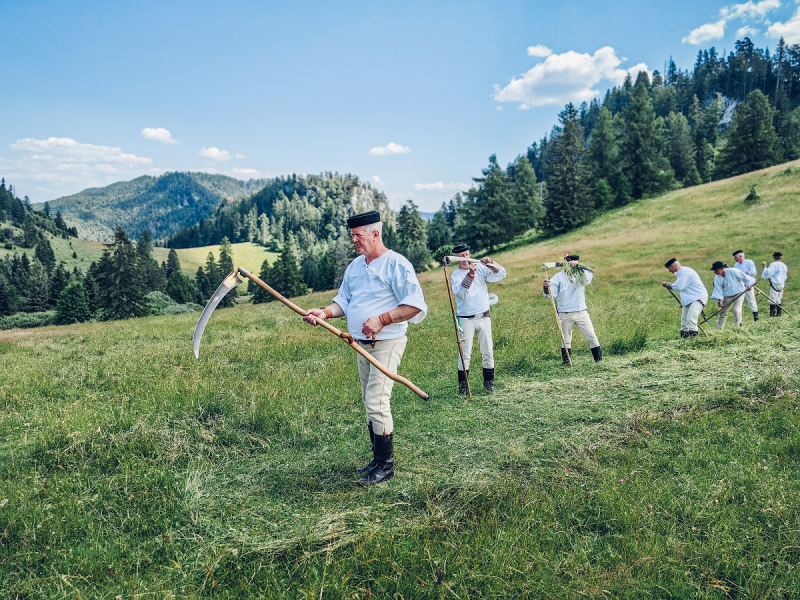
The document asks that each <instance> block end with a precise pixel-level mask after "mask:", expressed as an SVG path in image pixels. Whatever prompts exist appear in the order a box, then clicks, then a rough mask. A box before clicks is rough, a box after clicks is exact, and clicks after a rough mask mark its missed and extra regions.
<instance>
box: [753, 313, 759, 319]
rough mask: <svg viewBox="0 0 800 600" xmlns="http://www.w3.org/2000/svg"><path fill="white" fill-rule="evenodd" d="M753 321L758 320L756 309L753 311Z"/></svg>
mask: <svg viewBox="0 0 800 600" xmlns="http://www.w3.org/2000/svg"><path fill="white" fill-rule="evenodd" d="M753 321H758V311H756V312H754V313H753Z"/></svg>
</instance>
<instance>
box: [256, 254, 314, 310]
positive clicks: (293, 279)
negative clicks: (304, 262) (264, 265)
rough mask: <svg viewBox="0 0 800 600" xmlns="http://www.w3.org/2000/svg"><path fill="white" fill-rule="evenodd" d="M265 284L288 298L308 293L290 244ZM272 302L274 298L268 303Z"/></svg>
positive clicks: (271, 268)
mask: <svg viewBox="0 0 800 600" xmlns="http://www.w3.org/2000/svg"><path fill="white" fill-rule="evenodd" d="M265 283H267V284H269V285H270V286H271V287H272V288H273V289H274V290H275V291H277V292H279V293H280V294H282V295H284V296H286V297H287V298H293V297H295V296H303V295H305V294H307V293H308V287H306V284H305V283H303V277H302V275H301V274H300V269H298V268H297V259H296V257H295V253H294V250H293V249H292V247H291V246H290V245H289V244H286V245H285V246H284V247H283V249H282V250H281V254H280V256H279V257H278V259H277V260H276V261H275V264H273V265H272V267H270V269H269V281H265ZM259 287H260V286H259ZM272 300H274V298H273V297H272V296H270V299H269V300H268V301H272Z"/></svg>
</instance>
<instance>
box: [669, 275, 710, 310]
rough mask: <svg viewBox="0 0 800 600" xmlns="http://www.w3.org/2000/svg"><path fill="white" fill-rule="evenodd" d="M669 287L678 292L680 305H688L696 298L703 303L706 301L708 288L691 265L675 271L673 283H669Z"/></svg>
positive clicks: (695, 300)
mask: <svg viewBox="0 0 800 600" xmlns="http://www.w3.org/2000/svg"><path fill="white" fill-rule="evenodd" d="M670 289H673V290H675V291H677V292H680V294H681V306H689V305H690V304H691V303H692V302H697V301H698V300H700V302H702V303H703V304H705V303H706V302H708V290H706V286H705V285H703V280H702V279H700V275H698V274H697V271H695V270H694V269H693V268H692V267H681V268H680V269H678V270H677V271H675V283H673V284H672V285H670Z"/></svg>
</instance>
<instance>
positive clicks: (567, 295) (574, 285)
mask: <svg viewBox="0 0 800 600" xmlns="http://www.w3.org/2000/svg"><path fill="white" fill-rule="evenodd" d="M584 273H585V274H586V285H589V284H590V283H592V279H593V278H594V273H591V272H589V271H584ZM550 294H552V295H553V298H555V299H556V302H557V303H558V312H560V313H568V312H579V311H581V310H586V286H585V285H580V284H579V283H578V282H577V281H573V280H571V279H569V278H568V277H567V274H566V273H564V271H559V272H558V273H556V274H555V275H553V278H552V279H551V280H550ZM544 295H545V296H546V297H547V296H548V294H544Z"/></svg>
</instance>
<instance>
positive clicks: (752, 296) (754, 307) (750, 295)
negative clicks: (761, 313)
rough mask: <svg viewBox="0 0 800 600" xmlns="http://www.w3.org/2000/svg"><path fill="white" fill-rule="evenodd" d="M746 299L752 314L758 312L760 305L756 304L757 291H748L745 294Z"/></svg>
mask: <svg viewBox="0 0 800 600" xmlns="http://www.w3.org/2000/svg"><path fill="white" fill-rule="evenodd" d="M744 299H745V300H747V306H749V307H750V310H751V311H752V312H758V304H757V303H756V291H755V290H747V291H746V292H745V293H744Z"/></svg>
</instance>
